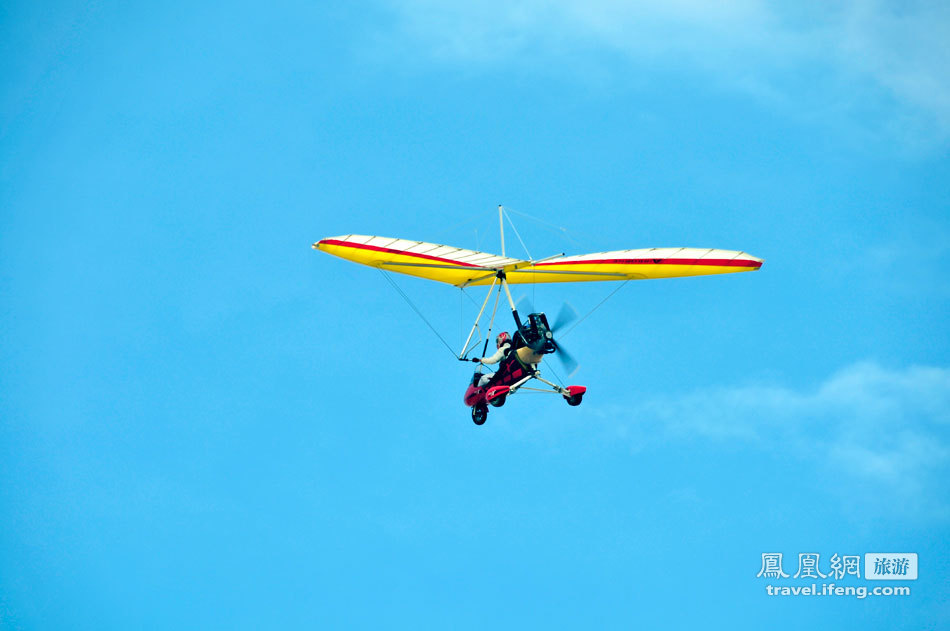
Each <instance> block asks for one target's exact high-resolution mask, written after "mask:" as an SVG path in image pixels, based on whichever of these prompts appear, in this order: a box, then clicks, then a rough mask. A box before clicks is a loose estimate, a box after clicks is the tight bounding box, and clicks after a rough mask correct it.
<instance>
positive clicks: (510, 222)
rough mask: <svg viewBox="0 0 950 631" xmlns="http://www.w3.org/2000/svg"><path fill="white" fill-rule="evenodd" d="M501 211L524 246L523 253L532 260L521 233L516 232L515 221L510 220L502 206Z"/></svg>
mask: <svg viewBox="0 0 950 631" xmlns="http://www.w3.org/2000/svg"><path fill="white" fill-rule="evenodd" d="M502 212H503V213H504V215H505V219H507V220H508V225H510V226H511V229H512V230H514V231H515V236H516V237H518V242H519V243H520V244H521V247H522V248H524V252H525V254H527V255H528V260H529V261H531V260H533V258H532V257H531V252H528V246H526V245H525V244H524V239H522V238H521V235H520V234H519V233H518V229H517V228H515V222H513V221H512V220H511V217H510V216H509V215H508V211H506V210H504V208H502Z"/></svg>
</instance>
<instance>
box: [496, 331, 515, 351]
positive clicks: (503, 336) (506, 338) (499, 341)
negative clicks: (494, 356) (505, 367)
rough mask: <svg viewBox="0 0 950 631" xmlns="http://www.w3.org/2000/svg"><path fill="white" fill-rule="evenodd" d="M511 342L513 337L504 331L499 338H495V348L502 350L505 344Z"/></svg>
mask: <svg viewBox="0 0 950 631" xmlns="http://www.w3.org/2000/svg"><path fill="white" fill-rule="evenodd" d="M510 341H511V336H510V335H508V333H507V332H506V331H502V332H501V333H499V334H498V337H496V338H495V348H501V347H502V346H504V345H505V344H507V343H508V342H510Z"/></svg>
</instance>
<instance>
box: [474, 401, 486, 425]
mask: <svg viewBox="0 0 950 631" xmlns="http://www.w3.org/2000/svg"><path fill="white" fill-rule="evenodd" d="M487 418H488V406H487V405H485V404H484V403H482V404H480V405H476V406H475V407H473V408H472V421H474V422H475V424H476V425H484V424H485V419H487Z"/></svg>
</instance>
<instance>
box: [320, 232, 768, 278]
mask: <svg viewBox="0 0 950 631" xmlns="http://www.w3.org/2000/svg"><path fill="white" fill-rule="evenodd" d="M406 244H410V245H409V246H408V247H407V245H406ZM313 247H314V248H315V249H319V250H322V251H324V252H326V253H327V254H332V255H334V256H338V257H340V258H342V259H346V260H348V261H352V262H354V263H360V264H362V265H368V266H370V267H377V268H379V269H383V270H386V271H391V272H399V273H401V274H407V275H410V276H417V277H419V278H425V279H428V280H434V281H438V282H441V283H448V284H450V285H455V286H457V287H462V286H470V285H490V284H491V283H492V280H493V278H494V277H495V275H496V273H497V271H499V270H504V271H505V276H506V278H507V280H508V283H509V284H512V285H514V284H521V283H565V282H575V283H576V282H592V281H604V280H643V279H649V278H676V277H681V276H701V275H709V274H730V273H733V272H749V271H754V270H757V269H759V267H761V266H762V260H761V259H757V258H755V257H753V256H750V255H749V254H746V253H745V252H737V251H732V250H700V249H692V248H652V249H641V250H618V251H614V252H602V253H597V254H587V255H583V256H568V257H560V258H556V259H553V260H548V261H540V262H536V263H534V262H531V261H520V260H517V259H510V258H505V257H499V256H496V255H491V254H485V253H482V252H475V251H473V250H462V249H459V248H450V247H448V246H441V245H436V244H429V243H424V242H418V241H413V242H406V241H402V240H398V239H386V238H384V237H366V236H362V235H346V236H342V237H334V238H329V239H323V240H322V241H319V242H317V243H315V244H313Z"/></svg>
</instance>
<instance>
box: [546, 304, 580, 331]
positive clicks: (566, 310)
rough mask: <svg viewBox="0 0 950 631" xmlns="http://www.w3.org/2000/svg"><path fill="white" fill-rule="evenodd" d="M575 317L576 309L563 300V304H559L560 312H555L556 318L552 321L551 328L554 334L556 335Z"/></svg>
mask: <svg viewBox="0 0 950 631" xmlns="http://www.w3.org/2000/svg"><path fill="white" fill-rule="evenodd" d="M576 319H577V311H575V310H574V307H572V306H571V303H569V302H565V303H564V304H563V305H561V312H560V313H558V314H557V320H555V321H554V326H553V327H551V330H552V331H553V332H554V334H555V335H557V334H558V332H560V330H561V329H563V328H564V327H566V326H567V325H568V324H570V323H571V322H573V321H574V320H576Z"/></svg>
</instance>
